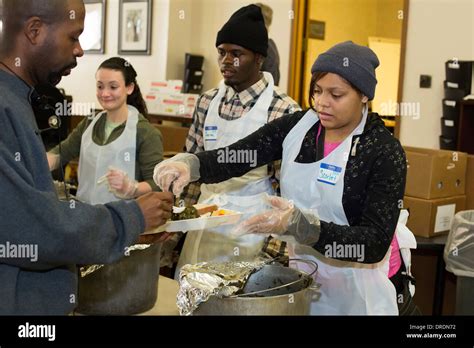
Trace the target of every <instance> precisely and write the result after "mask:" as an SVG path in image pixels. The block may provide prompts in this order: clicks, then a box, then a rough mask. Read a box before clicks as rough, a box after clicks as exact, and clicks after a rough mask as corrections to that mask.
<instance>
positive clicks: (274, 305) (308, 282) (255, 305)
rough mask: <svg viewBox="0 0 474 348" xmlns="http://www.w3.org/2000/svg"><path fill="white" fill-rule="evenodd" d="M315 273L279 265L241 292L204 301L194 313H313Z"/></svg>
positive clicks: (257, 276)
mask: <svg viewBox="0 0 474 348" xmlns="http://www.w3.org/2000/svg"><path fill="white" fill-rule="evenodd" d="M313 265H314V267H315V268H314V271H313V272H312V273H311V274H306V273H304V272H300V271H298V270H296V269H293V268H288V267H283V266H281V265H278V264H274V265H266V266H264V267H263V268H262V269H260V270H259V271H257V272H255V273H254V274H252V275H251V276H250V277H249V279H248V281H247V283H246V285H245V287H244V288H243V291H242V293H241V294H237V295H234V296H232V297H225V298H218V297H215V296H212V297H211V298H210V299H209V300H208V301H206V302H204V303H201V304H200V305H199V307H198V308H197V309H196V310H195V311H194V313H193V314H194V315H309V313H310V308H311V300H312V299H313V296H314V294H315V290H316V289H317V286H316V285H315V284H314V281H313V278H312V275H313V274H315V272H316V270H317V265H316V264H315V263H313Z"/></svg>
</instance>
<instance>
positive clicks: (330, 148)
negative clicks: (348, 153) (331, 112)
mask: <svg viewBox="0 0 474 348" xmlns="http://www.w3.org/2000/svg"><path fill="white" fill-rule="evenodd" d="M320 134H321V126H319V128H318V135H316V143H317V142H318V139H319V135H320ZM341 143H342V141H339V142H337V143H330V142H327V141H325V142H324V157H326V156H327V155H329V154H330V153H331V152H333V151H334V149H335V148H336V147H338V146H339V145H340V144H341Z"/></svg>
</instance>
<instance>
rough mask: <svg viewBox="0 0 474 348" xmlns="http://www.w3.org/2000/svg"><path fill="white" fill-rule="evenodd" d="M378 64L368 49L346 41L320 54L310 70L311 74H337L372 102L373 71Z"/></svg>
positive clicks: (373, 87) (373, 92) (373, 88)
mask: <svg viewBox="0 0 474 348" xmlns="http://www.w3.org/2000/svg"><path fill="white" fill-rule="evenodd" d="M379 64H380V62H379V59H378V58H377V56H376V55H375V53H374V51H372V50H371V49H370V48H368V47H365V46H359V45H356V44H355V43H353V42H352V41H346V42H341V43H339V44H337V45H335V46H333V47H331V48H330V49H329V50H327V51H326V52H324V53H322V54H320V55H319V57H318V58H317V59H316V61H315V62H314V64H313V67H312V68H311V73H312V74H314V73H315V72H330V73H334V74H338V75H339V76H341V77H343V78H345V79H346V80H347V81H349V82H350V83H352V84H353V85H354V86H355V87H357V89H359V90H360V91H361V92H362V93H363V94H364V95H366V96H367V97H368V98H369V100H372V99H374V95H375V85H376V84H377V79H376V78H375V69H376V68H377V67H378V66H379Z"/></svg>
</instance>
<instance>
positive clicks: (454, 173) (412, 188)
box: [403, 146, 474, 237]
mask: <svg viewBox="0 0 474 348" xmlns="http://www.w3.org/2000/svg"><path fill="white" fill-rule="evenodd" d="M405 153H406V156H407V166H408V173H407V183H406V188H405V197H404V200H403V207H404V208H405V209H408V210H409V212H410V217H409V219H408V224H407V226H408V228H410V229H411V231H412V232H413V233H414V234H415V235H417V236H421V237H434V236H438V235H441V234H443V233H447V232H449V229H450V228H451V222H452V219H453V217H454V215H455V213H457V212H458V211H461V210H465V209H466V177H467V176H466V170H467V160H468V156H467V154H466V153H463V152H453V151H445V150H431V149H422V148H415V147H408V146H406V147H405ZM473 157H474V156H473ZM470 164H471V166H472V167H474V163H471V162H470ZM471 170H474V168H471ZM472 175H473V174H472V173H471V176H472ZM470 185H472V187H471V190H474V182H471V184H470Z"/></svg>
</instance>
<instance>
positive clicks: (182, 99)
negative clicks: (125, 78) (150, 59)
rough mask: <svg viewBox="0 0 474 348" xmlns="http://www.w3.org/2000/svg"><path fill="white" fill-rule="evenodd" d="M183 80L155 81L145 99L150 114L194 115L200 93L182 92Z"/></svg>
mask: <svg viewBox="0 0 474 348" xmlns="http://www.w3.org/2000/svg"><path fill="white" fill-rule="evenodd" d="M182 87H183V81H181V80H168V81H153V82H152V83H151V85H150V90H149V92H148V94H147V95H146V96H145V101H146V104H147V107H148V112H149V113H150V114H159V115H170V116H181V117H192V116H193V111H194V107H195V105H196V103H197V100H198V97H199V95H197V94H187V93H181V89H182Z"/></svg>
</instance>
